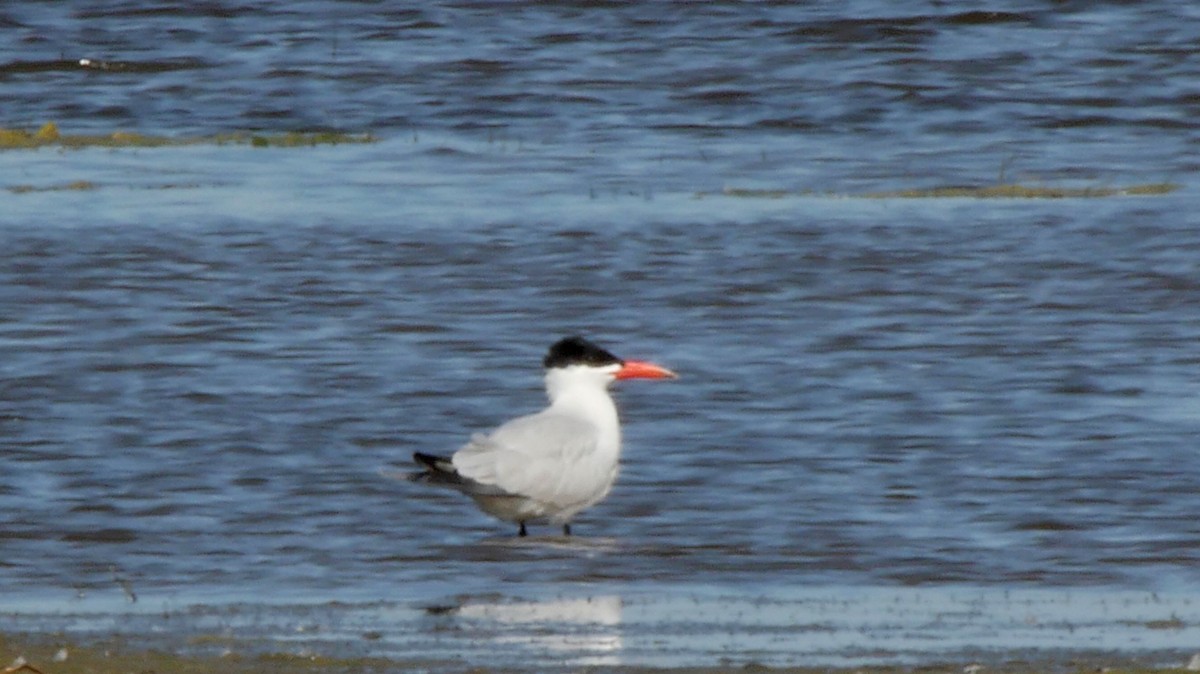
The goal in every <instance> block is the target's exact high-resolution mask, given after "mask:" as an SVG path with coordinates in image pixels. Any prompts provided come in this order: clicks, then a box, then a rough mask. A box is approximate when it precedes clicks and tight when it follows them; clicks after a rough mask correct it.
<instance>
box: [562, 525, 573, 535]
mask: <svg viewBox="0 0 1200 674" xmlns="http://www.w3.org/2000/svg"><path fill="white" fill-rule="evenodd" d="M570 535H571V524H570V523H569V522H568V523H567V524H564V525H563V536H570Z"/></svg>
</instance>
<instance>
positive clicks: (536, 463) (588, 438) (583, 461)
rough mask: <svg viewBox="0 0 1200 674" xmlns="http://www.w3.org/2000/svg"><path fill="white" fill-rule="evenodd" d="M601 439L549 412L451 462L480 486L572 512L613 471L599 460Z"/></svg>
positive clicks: (512, 425) (470, 447)
mask: <svg viewBox="0 0 1200 674" xmlns="http://www.w3.org/2000/svg"><path fill="white" fill-rule="evenodd" d="M598 435H599V432H598V430H597V429H596V427H595V426H594V425H592V424H591V423H589V422H587V421H584V420H582V419H579V418H578V417H573V416H567V415H562V414H556V413H553V412H551V411H550V410H546V411H543V412H540V413H538V414H533V415H530V416H527V417H521V418H519V419H514V420H512V421H510V422H508V423H506V424H504V425H503V426H501V427H500V428H497V429H496V430H495V431H493V432H492V433H491V435H486V436H485V435H476V436H474V437H472V438H471V441H470V442H469V443H467V444H466V446H464V447H463V448H462V449H460V450H458V451H457V452H456V453H455V454H454V458H453V459H452V460H453V463H454V467H455V468H456V469H457V470H458V473H459V474H460V475H462V476H463V477H465V478H468V479H470V480H473V481H475V482H477V483H480V484H484V485H491V486H494V487H497V488H499V489H501V490H503V491H504V492H507V493H509V494H518V495H521V496H526V497H529V498H532V499H535V500H537V501H542V502H545V503H552V504H557V505H562V506H567V505H572V504H576V503H580V502H583V501H586V500H587V499H588V498H590V497H591V496H593V495H594V494H595V493H596V490H597V489H598V488H601V487H600V486H599V485H598V482H597V480H598V477H599V476H600V475H601V474H603V473H604V472H605V471H608V470H611V467H606V466H604V465H601V464H602V463H604V460H603V459H602V458H601V457H597V455H596V443H597V437H598ZM601 483H603V480H601Z"/></svg>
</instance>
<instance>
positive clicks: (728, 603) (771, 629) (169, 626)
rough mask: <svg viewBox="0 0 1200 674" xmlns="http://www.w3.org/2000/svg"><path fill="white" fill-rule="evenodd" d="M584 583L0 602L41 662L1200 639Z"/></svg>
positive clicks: (1183, 603) (582, 663)
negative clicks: (496, 589)
mask: <svg viewBox="0 0 1200 674" xmlns="http://www.w3.org/2000/svg"><path fill="white" fill-rule="evenodd" d="M588 589H589V590H590V592H587V593H584V592H582V591H581V592H580V593H578V594H569V593H564V594H556V595H548V596H532V595H522V596H518V595H505V594H500V593H483V594H445V595H438V596H427V597H424V598H409V599H405V600H394V601H392V600H383V601H381V600H374V601H344V600H342V601H339V600H334V601H324V602H319V603H292V604H285V603H267V602H239V601H226V602H224V603H220V602H218V601H217V600H216V599H215V598H214V599H212V600H210V601H209V602H208V603H200V602H189V601H185V600H182V599H181V598H179V597H173V598H164V597H155V596H152V595H151V596H146V597H142V598H140V599H138V598H136V597H135V596H134V595H133V594H130V593H126V594H125V595H124V596H115V595H116V594H117V593H116V592H110V593H98V594H97V595H95V596H88V597H79V598H76V599H75V600H73V601H71V602H68V603H65V604H60V605H58V606H52V605H50V604H44V603H38V602H30V601H19V600H14V601H12V602H10V604H9V606H8V607H6V609H5V611H4V612H0V665H8V664H9V663H13V662H16V663H17V664H20V663H22V662H25V663H29V664H30V665H31V666H33V667H35V668H36V669H37V670H38V671H41V672H43V673H44V674H64V673H69V672H100V673H103V672H160V673H166V672H208V671H220V672H241V671H247V672H250V671H253V672H273V671H310V670H311V671H331V672H342V671H347V672H349V671H428V672H466V671H473V672H492V671H496V672H508V671H514V672H516V671H531V670H532V671H546V672H559V671H563V672H566V671H571V672H575V671H602V672H637V671H662V672H726V671H772V672H816V671H822V672H880V673H884V672H899V671H905V672H925V671H929V672H934V671H936V672H962V673H964V674H976V673H977V672H1104V671H1161V670H1171V669H1179V670H1182V669H1184V668H1185V667H1186V666H1187V665H1188V663H1189V662H1190V661H1191V660H1192V659H1193V656H1194V655H1195V653H1196V651H1197V650H1200V638H1198V635H1200V601H1197V599H1196V597H1192V596H1190V595H1172V596H1166V595H1160V594H1156V593H1146V592H1135V591H1123V592H1113V591H1104V592H1100V591H1094V590H1080V589H1071V590H1067V589H1060V590H1031V589H1009V590H1003V589H990V588H967V587H958V588H841V589H825V590H817V589H811V590H793V591H791V592H788V593H784V594H779V593H776V594H775V595H774V596H770V597H768V596H750V595H743V596H735V595H731V594H729V593H727V592H714V591H706V590H705V589H704V588H676V590H677V591H675V592H671V593H664V592H662V589H661V588H658V589H657V590H656V589H654V588H651V587H649V586H646V587H640V588H639V587H629V586H622V587H617V586H613V587H611V588H609V587H605V586H603V585H601V586H592V587H589V588H588ZM581 590H582V588H581ZM18 658H23V660H17V659H18ZM1193 666H1197V665H1193Z"/></svg>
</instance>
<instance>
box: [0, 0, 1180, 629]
mask: <svg viewBox="0 0 1200 674" xmlns="http://www.w3.org/2000/svg"><path fill="white" fill-rule="evenodd" d="M69 5H70V3H53V2H41V3H20V4H10V5H5V6H4V7H3V8H0V27H3V30H0V126H6V127H24V128H37V127H38V126H40V125H41V124H42V123H43V122H45V121H54V122H56V123H57V124H58V125H59V127H60V129H61V130H62V131H63V132H64V133H108V132H111V131H113V130H116V129H120V130H126V131H136V132H140V133H147V134H154V135H166V136H177V137H188V136H195V135H209V134H216V133H222V132H228V131H234V130H253V131H268V132H282V131H293V130H321V129H336V130H343V131H349V132H370V133H372V134H374V135H375V136H377V137H378V138H379V142H377V143H373V144H368V145H341V146H334V147H319V148H311V149H261V148H252V147H244V146H187V147H174V148H155V149H124V150H109V149H92V150H78V151H59V150H54V149H41V150H38V151H7V152H3V153H0V188H6V189H3V190H0V244H2V248H0V250H3V253H2V254H0V349H2V351H0V353H3V357H2V358H0V441H2V443H3V446H2V447H3V449H2V452H0V467H2V469H0V470H2V473H0V474H2V475H3V479H2V480H0V587H3V588H4V590H5V592H6V593H7V594H8V595H9V596H10V597H17V596H21V597H32V598H35V599H36V600H37V601H39V602H45V603H44V604H43V605H44V606H47V607H50V608H54V607H55V606H59V604H56V603H55V602H69V601H71V600H72V598H73V597H76V596H78V595H80V594H83V595H88V596H97V595H100V596H111V597H113V598H115V599H116V600H118V601H122V597H126V598H128V597H129V596H130V595H131V594H132V595H133V596H136V597H138V598H139V600H140V603H141V605H142V606H144V605H145V604H146V602H148V601H151V602H153V601H160V600H161V601H167V599H161V598H169V601H172V602H176V603H186V602H188V601H204V600H205V598H210V599H211V598H214V597H225V598H229V597H236V598H238V599H239V600H250V601H254V600H259V601H270V600H272V599H278V598H280V597H287V598H289V600H302V601H312V602H324V601H340V600H354V601H364V600H366V599H367V598H370V597H372V596H379V597H381V598H386V599H388V600H391V601H399V602H401V603H402V604H404V602H407V601H412V602H423V601H437V600H439V598H443V597H446V596H454V595H456V594H459V593H462V592H467V593H489V592H501V593H510V594H513V595H516V596H529V595H533V596H542V595H546V594H555V593H560V592H567V593H568V594H570V593H571V592H583V593H587V592H590V591H593V590H595V591H598V592H599V591H600V590H599V589H598V588H602V589H603V593H604V594H605V596H610V595H615V596H618V597H619V596H622V594H623V592H622V589H621V588H622V587H624V586H625V584H631V583H637V584H638V588H639V589H638V591H637V592H638V593H639V595H638V596H645V593H647V592H649V593H650V594H654V592H657V593H658V596H660V597H664V598H671V597H677V595H678V593H677V591H676V590H675V589H673V588H683V587H685V586H686V587H695V586H704V587H708V588H715V589H716V590H717V591H728V592H730V593H734V594H737V595H738V596H758V597H764V598H769V597H771V596H774V595H776V594H779V593H786V592H788V591H791V590H794V589H795V588H797V587H821V588H828V589H830V591H832V592H835V593H836V592H837V591H838V589H839V588H844V589H846V591H850V590H852V589H853V588H863V587H872V588H878V587H882V588H892V587H898V586H916V587H918V588H930V589H933V588H941V587H946V586H969V587H981V586H982V587H985V588H1019V589H1020V588H1023V589H1039V588H1040V589H1045V588H1054V589H1059V588H1086V589H1087V590H1088V591H1094V592H1098V593H1101V594H1103V593H1104V592H1128V591H1169V592H1175V593H1180V592H1182V593H1184V594H1187V595H1189V596H1190V595H1191V594H1195V593H1196V591H1197V589H1198V588H1200V517H1197V516H1196V514H1197V513H1198V512H1200V491H1198V490H1197V489H1196V488H1195V485H1196V484H1197V483H1198V481H1200V461H1198V460H1197V456H1196V450H1197V446H1196V438H1197V437H1198V431H1200V371H1198V365H1200V359H1198V358H1197V355H1196V353H1197V351H1196V344H1197V343H1200V271H1198V269H1200V267H1198V266H1197V264H1196V261H1197V259H1200V209H1198V208H1197V198H1196V191H1195V187H1194V185H1193V183H1194V177H1195V171H1196V168H1197V162H1196V156H1197V154H1196V148H1197V144H1198V142H1200V122H1198V121H1197V120H1200V96H1198V91H1200V90H1198V89H1197V82H1200V59H1198V58H1197V56H1198V51H1197V50H1198V47H1197V45H1198V44H1200V11H1198V10H1197V8H1195V7H1192V6H1191V5H1189V4H1187V3H1171V2H1165V1H1161V2H1146V3H1135V4H1130V3H1058V4H1055V5H1054V6H1052V7H1050V6H1045V5H1044V3H1008V5H1006V6H1005V7H1004V8H1002V9H999V10H994V11H993V10H989V11H979V10H968V9H966V8H964V7H960V6H958V5H944V4H942V3H906V4H905V5H904V6H903V7H900V6H897V5H895V4H894V3H884V2H878V1H863V2H854V3H809V4H797V5H791V4H758V3H750V4H741V3H732V2H731V3H723V2H722V3H703V4H682V5H676V4H665V3H662V4H660V3H639V4H633V5H622V4H613V5H608V4H604V3H600V4H590V3H513V4H510V3H503V4H496V3H489V2H479V3H458V4H446V5H438V6H433V7H421V8H405V7H397V6H393V5H387V4H374V3H322V2H307V3H287V4H286V5H280V4H279V3H268V2H240V3H210V4H206V5H202V6H199V7H191V6H190V5H179V6H176V5H175V4H173V3H152V4H147V3H141V2H98V3H91V4H90V5H89V8H87V9H80V8H78V7H75V8H72V7H71V6H69ZM81 58H87V59H90V60H91V63H92V65H91V66H90V67H82V66H80V65H79V59H81ZM99 64H102V66H101V65H99ZM78 180H87V181H90V182H92V183H94V184H95V186H96V187H95V189H91V190H85V191H74V190H60V189H51V188H55V187H59V186H63V185H66V184H68V183H71V182H73V181H78ZM999 181H1005V182H1021V183H1023V184H1027V185H1037V186H1054V187H1122V186H1127V185H1132V184H1138V183H1148V182H1158V181H1171V182H1175V183H1178V184H1180V185H1181V189H1179V190H1178V191H1176V192H1174V193H1172V194H1169V195H1166V196H1157V197H1146V196H1142V197H1138V196H1113V197H1109V198H1103V199H1060V200H1038V199H1014V200H976V199H929V200H902V199H865V198H861V196H862V195H864V194H866V193H869V192H874V191H893V190H899V189H907V188H926V187H935V186H981V185H990V184H994V183H996V182H999ZM18 187H20V188H21V189H17V190H13V189H12V188H18ZM29 187H32V188H35V189H33V190H32V191H29V190H28V189H25V188H29ZM43 190H45V191H43ZM746 190H764V192H746ZM746 195H749V196H746ZM576 332H582V333H585V334H587V335H589V336H591V337H592V338H594V339H596V340H597V341H600V342H601V343H603V344H605V345H606V346H608V347H610V348H611V349H612V350H613V351H615V352H616V353H618V354H620V355H624V356H626V357H639V358H653V359H655V360H657V361H659V362H662V363H664V364H666V365H668V366H670V367H672V368H673V369H675V370H676V371H678V372H680V373H681V375H682V377H681V379H680V380H679V381H678V382H672V383H663V384H649V383H645V384H643V383H633V384H629V385H624V386H622V387H621V389H620V391H619V392H618V395H619V398H620V404H621V408H622V412H623V417H624V420H625V440H626V454H625V460H624V468H623V472H622V475H621V479H620V481H619V482H618V484H617V487H616V488H615V490H614V492H613V494H612V495H611V497H610V498H609V499H608V500H607V501H606V502H605V503H603V504H602V505H600V506H598V507H597V508H595V509H594V510H592V511H589V512H588V513H586V514H585V515H584V516H583V517H581V518H580V520H579V521H578V522H577V523H576V526H575V531H576V533H577V534H578V536H577V540H576V542H574V543H571V544H567V543H563V542H561V541H556V540H552V539H545V538H540V539H537V540H535V541H533V542H532V543H531V544H529V545H517V544H513V543H512V542H511V541H510V540H509V537H510V536H511V535H512V532H511V531H510V528H509V527H507V526H504V525H501V524H499V523H495V522H492V521H490V520H488V519H487V518H485V517H484V516H482V515H479V514H478V513H476V512H475V511H474V509H473V508H472V507H471V506H470V504H469V503H466V502H464V501H462V500H461V499H457V498H455V497H454V495H453V494H447V493H441V492H436V491H430V490H426V489H421V488H419V485H410V484H406V483H403V482H397V481H394V480H389V479H386V478H385V477H382V476H381V475H380V470H381V469H383V470H397V469H403V468H404V466H405V465H406V463H407V461H408V457H409V456H410V455H411V453H412V452H413V451H430V452H448V451H452V450H453V449H454V448H456V447H457V446H458V444H460V443H462V442H463V441H465V439H466V438H467V437H468V436H469V435H470V433H472V432H477V431H483V430H487V429H488V428H490V427H491V426H493V425H495V424H497V423H499V422H501V421H503V420H505V419H507V418H508V417H509V416H512V415H515V414H519V413H525V412H529V411H533V410H535V409H537V408H538V407H539V406H540V405H541V404H542V393H541V391H540V384H541V382H540V373H539V370H538V368H539V363H540V359H541V356H542V355H543V353H544V350H545V348H546V347H547V346H548V345H549V344H550V343H551V342H552V341H553V340H555V339H557V338H558V337H559V336H562V335H564V334H570V333H576ZM535 533H537V534H545V535H549V534H551V533H552V530H551V529H545V530H538V531H535ZM647 583H649V584H650V585H651V587H652V590H647V589H646V584H647ZM381 588H382V589H381ZM397 588H402V589H397ZM653 588H657V589H653ZM989 591H990V590H989ZM678 592H683V590H678ZM156 598H157V599H156ZM14 601H15V599H14ZM664 601H665V599H664ZM404 605H407V604H404ZM22 606H23V607H26V608H27V607H28V604H22Z"/></svg>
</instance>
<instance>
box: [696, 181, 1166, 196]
mask: <svg viewBox="0 0 1200 674" xmlns="http://www.w3.org/2000/svg"><path fill="white" fill-rule="evenodd" d="M1181 187H1182V185H1180V184H1178V183H1172V182H1158V183H1138V184H1134V185H1125V186H1123V187H1049V186H1043V185H1020V184H1001V185H985V186H980V187H957V186H956V187H931V188H926V189H908V190H895V191H884V192H865V193H862V194H853V193H850V194H844V193H838V192H816V191H813V190H803V191H792V190H777V189H753V188H745V187H726V188H724V189H723V190H721V191H720V192H699V193H697V194H696V197H697V198H701V199H702V198H705V197H709V196H714V195H715V196H724V197H736V198H740V199H784V198H788V197H828V198H840V199H1095V198H1102V197H1118V196H1161V195H1164V194H1170V193H1172V192H1174V191H1176V190H1178V189H1180V188H1181Z"/></svg>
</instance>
